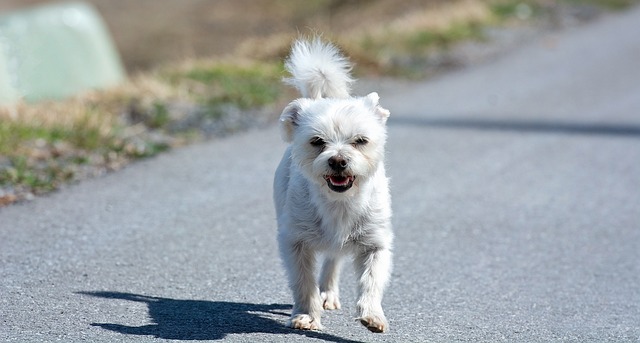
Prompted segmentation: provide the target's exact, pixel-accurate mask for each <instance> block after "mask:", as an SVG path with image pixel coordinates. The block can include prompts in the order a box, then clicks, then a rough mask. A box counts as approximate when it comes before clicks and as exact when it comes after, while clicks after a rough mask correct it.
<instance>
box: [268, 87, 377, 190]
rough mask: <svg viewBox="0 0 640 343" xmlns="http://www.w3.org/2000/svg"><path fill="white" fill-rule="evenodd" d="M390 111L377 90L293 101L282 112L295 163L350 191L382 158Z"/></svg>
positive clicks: (321, 181)
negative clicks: (338, 97) (353, 94)
mask: <svg viewBox="0 0 640 343" xmlns="http://www.w3.org/2000/svg"><path fill="white" fill-rule="evenodd" d="M388 117H389V111H388V110H386V109H384V108H382V107H381V106H380V105H379V97H378V94H377V93H371V94H369V95H367V96H365V97H360V98H347V99H307V98H302V99H298V100H295V101H293V102H291V103H290V104H289V105H288V106H287V107H286V108H285V109H284V111H283V112H282V115H281V116H280V126H281V130H282V136H283V138H284V140H285V141H287V142H290V143H291V144H292V148H291V156H292V162H293V163H294V164H296V165H297V166H299V167H300V169H301V171H302V173H303V174H304V176H305V177H306V178H307V179H308V180H309V181H311V182H312V183H314V184H317V185H318V187H321V188H323V189H326V191H327V192H335V193H347V192H348V191H349V190H350V189H352V188H357V187H359V186H360V185H361V184H362V183H363V182H366V181H367V180H368V179H369V178H370V177H371V176H372V175H373V174H374V173H375V172H376V171H377V170H378V166H379V164H380V163H382V160H383V157H384V144H385V141H386V125H385V123H386V121H387V118H388Z"/></svg>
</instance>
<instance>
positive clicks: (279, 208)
mask: <svg viewBox="0 0 640 343" xmlns="http://www.w3.org/2000/svg"><path fill="white" fill-rule="evenodd" d="M285 66H286V68H287V70H288V71H289V72H290V73H291V74H292V78H290V79H288V80H287V82H288V83H290V84H292V85H294V86H295V87H296V88H298V90H299V91H300V92H301V93H302V95H303V96H304V97H303V98H300V99H297V100H294V101H293V102H291V103H290V104H289V105H288V106H287V107H286V108H285V109H284V111H283V112H282V115H281V117H280V126H281V131H282V136H283V138H284V140H285V141H287V142H290V143H291V145H290V146H289V147H288V148H287V150H286V151H285V153H284V156H283V158H282V161H281V162H280V165H279V166H278V169H277V171H276V175H275V180H274V200H275V205H276V213H277V218H278V242H279V246H280V253H281V255H282V259H283V261H284V266H285V268H286V270H287V274H288V277H289V286H290V287H291V290H292V291H293V297H294V302H295V304H294V308H293V312H292V315H291V319H290V320H289V322H288V325H289V326H290V327H293V328H296V329H307V330H319V329H321V328H322V325H321V322H320V315H321V313H322V310H323V309H327V310H331V309H339V308H340V307H341V304H340V300H339V290H338V280H339V273H340V265H341V260H342V258H343V257H344V256H345V255H352V256H353V260H354V264H355V269H356V272H357V274H358V285H359V299H358V302H357V312H358V320H359V321H360V322H361V323H362V324H363V325H365V326H366V327H367V328H368V329H369V330H371V331H373V332H382V331H385V330H387V329H388V323H387V319H386V318H385V316H384V312H383V310H382V305H381V301H382V295H383V291H384V288H385V286H386V284H387V282H388V279H389V275H390V272H391V246H392V241H393V233H392V231H391V221H390V219H391V200H390V197H389V186H388V180H387V177H386V175H385V169H384V146H385V141H386V127H385V123H386V120H387V117H388V116H389V111H387V110H386V109H384V108H382V107H380V105H379V104H378V101H379V97H378V94H376V93H371V94H369V95H367V96H365V97H351V96H350V95H349V84H350V83H351V82H352V81H353V80H352V79H351V76H350V75H349V70H350V66H349V63H348V61H347V59H346V58H345V57H343V56H342V55H341V54H340V53H339V52H338V49H337V48H335V47H334V46H333V45H331V44H329V43H324V42H322V41H320V40H319V39H315V40H312V41H305V40H299V41H297V42H296V43H294V45H293V48H292V53H291V56H290V57H289V59H288V60H287V62H286V65H285ZM338 165H340V167H342V168H343V170H338V169H336V168H338ZM332 166H333V167H332ZM330 185H331V186H330ZM349 185H351V186H350V188H348V187H349ZM347 188H348V189H347ZM336 189H337V190H338V191H336ZM319 253H324V255H325V261H324V263H323V266H322V270H321V272H320V278H319V281H318V282H316V277H315V272H316V255H317V254H319Z"/></svg>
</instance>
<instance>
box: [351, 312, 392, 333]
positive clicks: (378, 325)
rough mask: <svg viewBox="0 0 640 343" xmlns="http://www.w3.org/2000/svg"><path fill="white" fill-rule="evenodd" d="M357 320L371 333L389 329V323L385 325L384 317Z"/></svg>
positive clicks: (374, 316) (370, 316)
mask: <svg viewBox="0 0 640 343" xmlns="http://www.w3.org/2000/svg"><path fill="white" fill-rule="evenodd" d="M357 320H359V321H360V323H361V324H362V325H364V326H365V327H366V328H367V329H369V331H371V332H376V333H380V332H385V331H387V330H388V329H389V323H387V318H385V317H384V315H369V316H364V317H360V318H358V319H357Z"/></svg>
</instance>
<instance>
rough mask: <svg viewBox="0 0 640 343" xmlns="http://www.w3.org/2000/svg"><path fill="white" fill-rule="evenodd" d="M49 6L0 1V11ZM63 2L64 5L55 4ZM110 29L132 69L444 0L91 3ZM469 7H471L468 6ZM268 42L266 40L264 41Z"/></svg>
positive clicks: (349, 27)
mask: <svg viewBox="0 0 640 343" xmlns="http://www.w3.org/2000/svg"><path fill="white" fill-rule="evenodd" d="M55 2H56V1H51V0H3V1H2V2H0V12H7V11H12V10H17V9H23V8H27V7H30V6H34V5H41V4H45V3H55ZM58 2H59V1H58ZM87 2H88V3H90V4H92V5H94V6H95V7H96V8H97V10H98V11H99V13H100V14H101V15H102V17H103V18H104V20H105V21H106V23H107V26H108V28H109V31H110V32H111V34H112V36H113V38H114V40H115V42H116V45H117V47H118V50H119V51H120V53H121V55H122V57H123V61H124V64H125V66H126V68H127V70H129V71H137V70H140V69H143V70H144V69H149V68H151V67H153V66H155V65H157V64H159V63H162V62H165V61H171V60H174V61H175V60H181V59H185V58H195V57H205V56H206V57H208V56H228V55H230V54H235V53H237V52H238V50H239V49H240V48H241V47H243V46H244V45H246V44H251V43H253V44H260V43H259V41H260V40H266V39H269V38H273V36H275V35H286V36H288V37H291V36H294V35H295V34H296V33H297V32H300V33H306V34H308V33H310V32H315V31H317V32H323V33H326V34H328V35H332V34H335V33H344V32H345V31H353V30H355V29H356V28H364V27H371V26H375V25H377V24H380V23H383V22H388V21H391V20H393V19H394V18H401V17H402V16H406V15H409V14H411V13H415V12H419V11H421V10H424V9H426V8H429V7H433V6H436V5H439V4H446V3H448V2H450V1H443V0H426V1H425V0H402V1H394V0H367V1H364V0H311V1H297V0H262V1H253V0H216V1H211V0H135V1H130V0H88V1H87ZM469 6H472V5H471V2H469ZM263 43H264V42H263Z"/></svg>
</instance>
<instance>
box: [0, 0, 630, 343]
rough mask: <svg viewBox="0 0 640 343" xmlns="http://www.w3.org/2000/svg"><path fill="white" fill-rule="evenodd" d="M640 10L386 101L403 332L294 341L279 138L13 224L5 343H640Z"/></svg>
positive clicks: (349, 297)
mask: <svg viewBox="0 0 640 343" xmlns="http://www.w3.org/2000/svg"><path fill="white" fill-rule="evenodd" d="M638 32H640V8H636V9H635V10H632V11H629V12H627V13H625V14H621V15H618V16H613V17H610V18H606V19H603V20H600V21H598V22H596V23H594V24H591V25H589V26H587V27H582V28H579V29H574V30H569V31H566V32H563V33H562V34H559V35H555V36H549V37H545V38H543V39H541V40H540V41H536V42H535V43H532V44H530V45H527V46H525V47H522V48H521V49H518V50H517V51H514V52H512V53H509V54H507V55H505V56H502V57H500V58H497V59H496V60H495V61H491V62H489V63H487V64H485V65H482V66H477V67H474V68H470V69H467V70H462V71H459V72H456V73H453V74H448V75H445V76H443V77H441V78H440V79H438V80H433V81H430V82H426V83H421V84H411V85H408V84H405V85H396V86H394V87H390V88H383V89H375V88H372V89H366V90H365V89H361V91H362V92H361V93H362V94H364V93H365V92H366V91H370V90H380V93H381V97H382V100H381V102H382V104H383V105H385V107H387V108H389V109H391V112H392V118H391V119H390V121H389V140H388V141H389V143H388V160H387V164H388V170H389V174H390V176H391V178H392V196H393V200H394V204H393V209H394V219H393V222H394V227H395V232H396V249H395V259H394V260H395V269H394V273H393V280H392V282H391V285H390V288H389V289H388V291H387V293H386V296H385V300H384V306H385V308H386V313H387V317H388V318H389V321H390V326H391V331H390V332H389V333H386V334H378V335H376V334H372V333H369V332H368V331H367V330H365V329H364V328H363V327H361V326H360V324H358V323H357V322H356V321H355V320H354V316H355V313H354V305H355V281H354V279H353V277H352V276H351V275H350V274H351V271H352V269H351V268H347V270H346V271H345V275H344V278H343V281H342V293H343V294H342V304H343V307H344V308H343V309H342V310H340V311H337V312H328V313H326V314H325V316H324V319H323V322H324V324H325V326H326V329H325V330H324V331H322V332H300V331H294V330H289V329H286V328H284V323H285V321H286V319H287V314H288V313H289V311H290V309H291V298H290V295H289V292H288V290H287V287H286V283H285V277H284V273H283V270H282V268H281V267H280V262H279V258H278V253H277V248H276V241H275V235H276V225H275V214H274V210H273V206H272V202H271V180H272V174H273V171H274V170H275V167H276V165H277V163H278V161H279V158H280V156H281V154H282V152H283V150H284V148H285V147H284V144H283V143H281V142H280V139H279V135H278V132H277V130H276V129H275V128H268V129H265V130H259V131H252V132H249V133H245V134H239V135H236V136H233V137H230V138H227V139H223V140H218V141H213V142H210V143H206V144H200V145H195V146H191V147H188V148H185V149H180V150H176V151H173V152H171V153H168V154H165V155H162V156H160V157H158V158H154V159H151V160H147V161H143V162H141V163H137V164H135V165H133V166H131V167H129V168H127V169H125V170H124V171H121V172H118V173H115V174H112V175H108V176H106V177H103V178H99V179H95V180H91V181H87V182H83V183H82V184H79V185H76V186H73V187H70V188H69V189H67V190H64V191H62V192H58V193H55V194H53V195H51V196H48V197H44V198H40V199H37V200H35V201H32V202H28V203H23V204H19V205H16V206H11V207H8V208H4V209H1V210H0V341H2V342H14V341H15V342H40V341H47V342H51V341H63V342H84V341H87V342H119V341H136V342H146V341H161V340H224V341H231V342H259V341H264V342H277V341H289V340H296V341H321V340H325V341H330V342H352V341H384V342H449V341H471V342H483V341H484V342H498V341H507V342H554V341H558V342H560V341H561V342H638V341H640V35H639V34H638Z"/></svg>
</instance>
